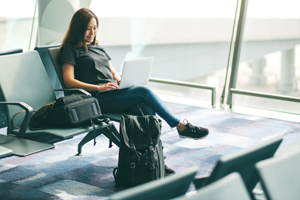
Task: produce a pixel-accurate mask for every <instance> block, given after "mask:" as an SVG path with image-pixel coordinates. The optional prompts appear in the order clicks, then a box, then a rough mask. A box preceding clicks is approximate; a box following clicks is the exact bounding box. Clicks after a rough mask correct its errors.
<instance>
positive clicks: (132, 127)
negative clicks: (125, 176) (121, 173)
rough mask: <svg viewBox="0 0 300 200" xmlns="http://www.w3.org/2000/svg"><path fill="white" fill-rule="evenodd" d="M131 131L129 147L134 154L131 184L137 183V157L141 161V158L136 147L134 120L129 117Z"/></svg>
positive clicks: (131, 166) (131, 164)
mask: <svg viewBox="0 0 300 200" xmlns="http://www.w3.org/2000/svg"><path fill="white" fill-rule="evenodd" d="M129 130H131V131H130V133H129V134H130V138H129V145H130V150H131V152H132V155H131V162H130V174H131V182H132V183H133V182H134V181H135V157H137V158H138V159H139V160H140V157H139V155H138V153H137V151H136V147H135V145H134V139H135V138H134V120H133V118H132V117H129Z"/></svg>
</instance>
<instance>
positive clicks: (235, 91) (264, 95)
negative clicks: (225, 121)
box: [229, 88, 300, 108]
mask: <svg viewBox="0 0 300 200" xmlns="http://www.w3.org/2000/svg"><path fill="white" fill-rule="evenodd" d="M230 93H231V94H240V95H248V96H255V97H262V98H269V99H277V100H283V101H291V102H297V103H300V98H297V97H292V96H285V95H278V94H268V93H263V92H254V91H246V90H240V89H235V88H231V89H230ZM229 106H230V108H232V103H231V104H230V105H229Z"/></svg>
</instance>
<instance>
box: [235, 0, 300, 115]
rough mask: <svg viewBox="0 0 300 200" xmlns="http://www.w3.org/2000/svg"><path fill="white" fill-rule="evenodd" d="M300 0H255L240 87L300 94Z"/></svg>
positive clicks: (276, 105) (276, 104)
mask: <svg viewBox="0 0 300 200" xmlns="http://www.w3.org/2000/svg"><path fill="white" fill-rule="evenodd" d="M299 7H300V0H276V1H274V0H251V1H249V3H248V11H247V19H246V23H245V31H244V40H243V46H242V50H241V58H240V65H239V72H238V77H237V84H236V88H238V89H243V90H250V91H255V92H263V93H270V94H280V95H287V96H293V97H300V92H299V86H300V81H299V80H300V60H299V58H300V45H299V44H300V12H299ZM234 103H235V104H240V105H247V106H255V107H259V108H264V109H273V110H280V111H287V112H299V110H300V107H299V106H295V105H296V104H295V103H294V104H290V103H287V102H284V101H274V100H273V101H272V100H269V99H264V98H256V99H255V100H253V99H252V98H250V97H247V96H240V95H235V96H234ZM297 110H298V111H297Z"/></svg>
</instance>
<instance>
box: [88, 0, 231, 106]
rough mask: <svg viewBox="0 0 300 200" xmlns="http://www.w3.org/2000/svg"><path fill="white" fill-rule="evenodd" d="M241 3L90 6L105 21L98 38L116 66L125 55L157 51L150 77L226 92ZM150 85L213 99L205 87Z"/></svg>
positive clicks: (117, 0)
mask: <svg viewBox="0 0 300 200" xmlns="http://www.w3.org/2000/svg"><path fill="white" fill-rule="evenodd" d="M236 3H237V1H236V0H227V1H224V0H212V1H207V0H185V1H174V0H164V1H161V0H151V1H150V0H148V1H140V0H126V1H123V0H111V1H92V3H91V6H90V9H91V10H92V11H94V12H95V13H96V15H97V16H98V18H99V22H100V25H99V30H98V37H97V39H98V41H99V43H100V45H102V46H104V48H105V49H106V50H107V52H108V53H109V54H110V56H111V57H112V64H113V65H114V67H115V68H116V70H117V71H120V70H121V65H122V61H123V60H124V59H132V58H138V57H148V56H153V57H154V64H153V69H152V73H151V77H155V78H163V79H171V80H179V81H187V82H194V83H200V84H205V85H210V86H215V87H217V88H218V89H217V91H218V92H222V87H223V84H224V80H225V73H226V67H227V60H228V54H229V47H230V40H231V35H232V29H233V22H234V16H235V10H236ZM116 5H118V6H116ZM103 8H114V9H103ZM150 86H151V87H153V88H154V90H156V91H158V92H162V93H165V94H172V95H178V96H184V97H193V98H196V99H204V100H209V101H210V99H211V92H209V91H206V90H198V89H187V88H186V87H178V86H172V85H166V84H158V83H151V84H150ZM217 96H220V94H218V95H217ZM217 99H218V97H217Z"/></svg>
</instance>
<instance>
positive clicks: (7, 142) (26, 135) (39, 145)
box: [0, 51, 120, 156]
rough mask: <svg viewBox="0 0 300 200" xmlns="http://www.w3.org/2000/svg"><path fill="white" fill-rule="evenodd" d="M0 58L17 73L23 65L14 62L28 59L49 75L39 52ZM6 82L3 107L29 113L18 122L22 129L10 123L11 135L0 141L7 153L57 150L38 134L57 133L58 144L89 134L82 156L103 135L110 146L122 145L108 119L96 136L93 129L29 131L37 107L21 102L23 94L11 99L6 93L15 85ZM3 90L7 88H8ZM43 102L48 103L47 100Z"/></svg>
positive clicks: (46, 81) (48, 81) (80, 144)
mask: <svg viewBox="0 0 300 200" xmlns="http://www.w3.org/2000/svg"><path fill="white" fill-rule="evenodd" d="M0 59H1V60H2V59H3V61H5V62H11V63H13V65H14V66H16V68H15V70H17V69H19V66H18V62H19V61H18V62H14V59H17V60H18V59H19V60H20V59H21V60H22V61H23V60H25V61H26V62H30V64H34V65H35V68H34V69H38V71H40V72H42V77H44V76H45V75H46V74H47V73H46V72H44V71H43V70H45V69H42V68H43V63H42V62H41V60H40V58H39V55H38V53H37V52H36V51H31V52H26V53H23V54H21V55H20V54H18V55H9V56H5V57H4V56H3V57H2V56H1V58H0ZM10 59H11V61H10ZM29 60H30V61H29ZM32 62H33V63H32ZM22 64H23V63H22ZM25 64H26V63H25ZM27 64H28V63H27ZM2 67H3V69H5V66H2ZM24 70H26V69H24ZM7 71H8V72H9V71H10V69H7ZM11 73H15V72H14V71H11ZM3 75H4V74H3ZM16 75H17V74H16ZM18 75H19V76H20V74H18ZM18 75H17V76H18ZM17 76H16V77H17ZM3 77H4V76H3ZM46 79H47V78H46ZM6 80H8V81H9V82H6V83H5V81H6ZM6 80H5V78H4V79H3V80H1V83H2V85H1V87H0V89H1V91H2V94H3V101H1V102H0V104H1V105H5V106H12V107H10V108H15V106H17V107H19V108H15V109H17V110H20V109H23V110H25V116H24V115H22V116H24V117H23V118H22V119H19V120H18V123H19V124H20V125H19V126H20V129H15V128H13V127H12V123H11V122H10V123H8V126H9V127H8V131H7V135H3V134H0V141H1V142H0V145H1V147H4V150H7V149H10V150H12V153H13V154H14V155H18V156H27V155H30V154H32V153H36V152H39V151H43V150H46V149H51V148H54V145H53V144H52V142H49V143H47V142H46V143H45V142H41V141H35V140H34V138H33V137H34V136H35V134H36V135H38V134H40V133H45V134H49V135H51V134H53V135H54V136H55V137H57V138H58V140H57V141H61V140H65V139H69V138H72V137H73V136H75V135H78V134H81V133H86V132H88V134H87V135H86V136H85V137H84V138H83V139H82V141H81V142H80V143H79V144H78V154H81V152H82V146H83V145H84V144H85V143H87V142H89V141H91V140H93V139H94V134H95V135H96V136H98V135H100V134H104V135H105V136H106V137H107V138H108V139H109V140H110V146H109V147H111V146H112V142H113V143H115V144H116V145H117V146H119V143H120V140H119V133H118V131H117V130H116V129H115V127H114V124H113V123H112V122H110V121H109V120H105V121H103V122H101V123H99V124H96V129H95V133H94V129H93V127H92V126H87V127H76V128H53V129H43V130H39V131H30V130H29V129H28V124H29V121H30V118H31V116H32V114H33V107H32V106H31V105H29V104H27V103H25V102H20V101H19V100H20V99H22V98H23V97H21V96H20V95H19V96H18V95H17V96H18V99H19V100H17V101H14V99H13V98H14V96H10V94H5V91H10V89H9V88H10V84H9V83H10V82H11V79H6ZM3 83H5V84H3ZM45 84H47V88H46V89H47V90H51V88H52V90H53V92H52V93H51V95H50V96H49V97H51V98H55V96H52V94H53V95H54V91H55V90H54V89H53V87H52V86H51V83H50V79H49V80H45ZM3 87H6V89H5V88H3ZM4 89H5V90H4ZM60 90H62V89H60ZM70 90H73V89H68V91H70ZM35 93H36V92H35ZM6 95H8V97H9V100H7V98H6V97H7V96H6ZM28 98H29V99H30V98H31V96H29V95H28V96H27V99H28ZM32 98H36V97H32ZM32 98H31V99H32ZM47 99H48V98H47ZM37 101H38V100H37ZM43 101H45V99H44V100H43ZM34 102H36V100H34ZM37 105H38V104H36V105H35V107H36V106H37ZM15 109H14V110H15ZM7 112H8V110H7ZM11 115H12V113H11V112H10V113H9V114H8V115H7V116H8V117H10V119H11V117H12V116H11ZM31 136H33V137H32V138H30V137H31ZM78 154H77V155H78Z"/></svg>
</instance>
